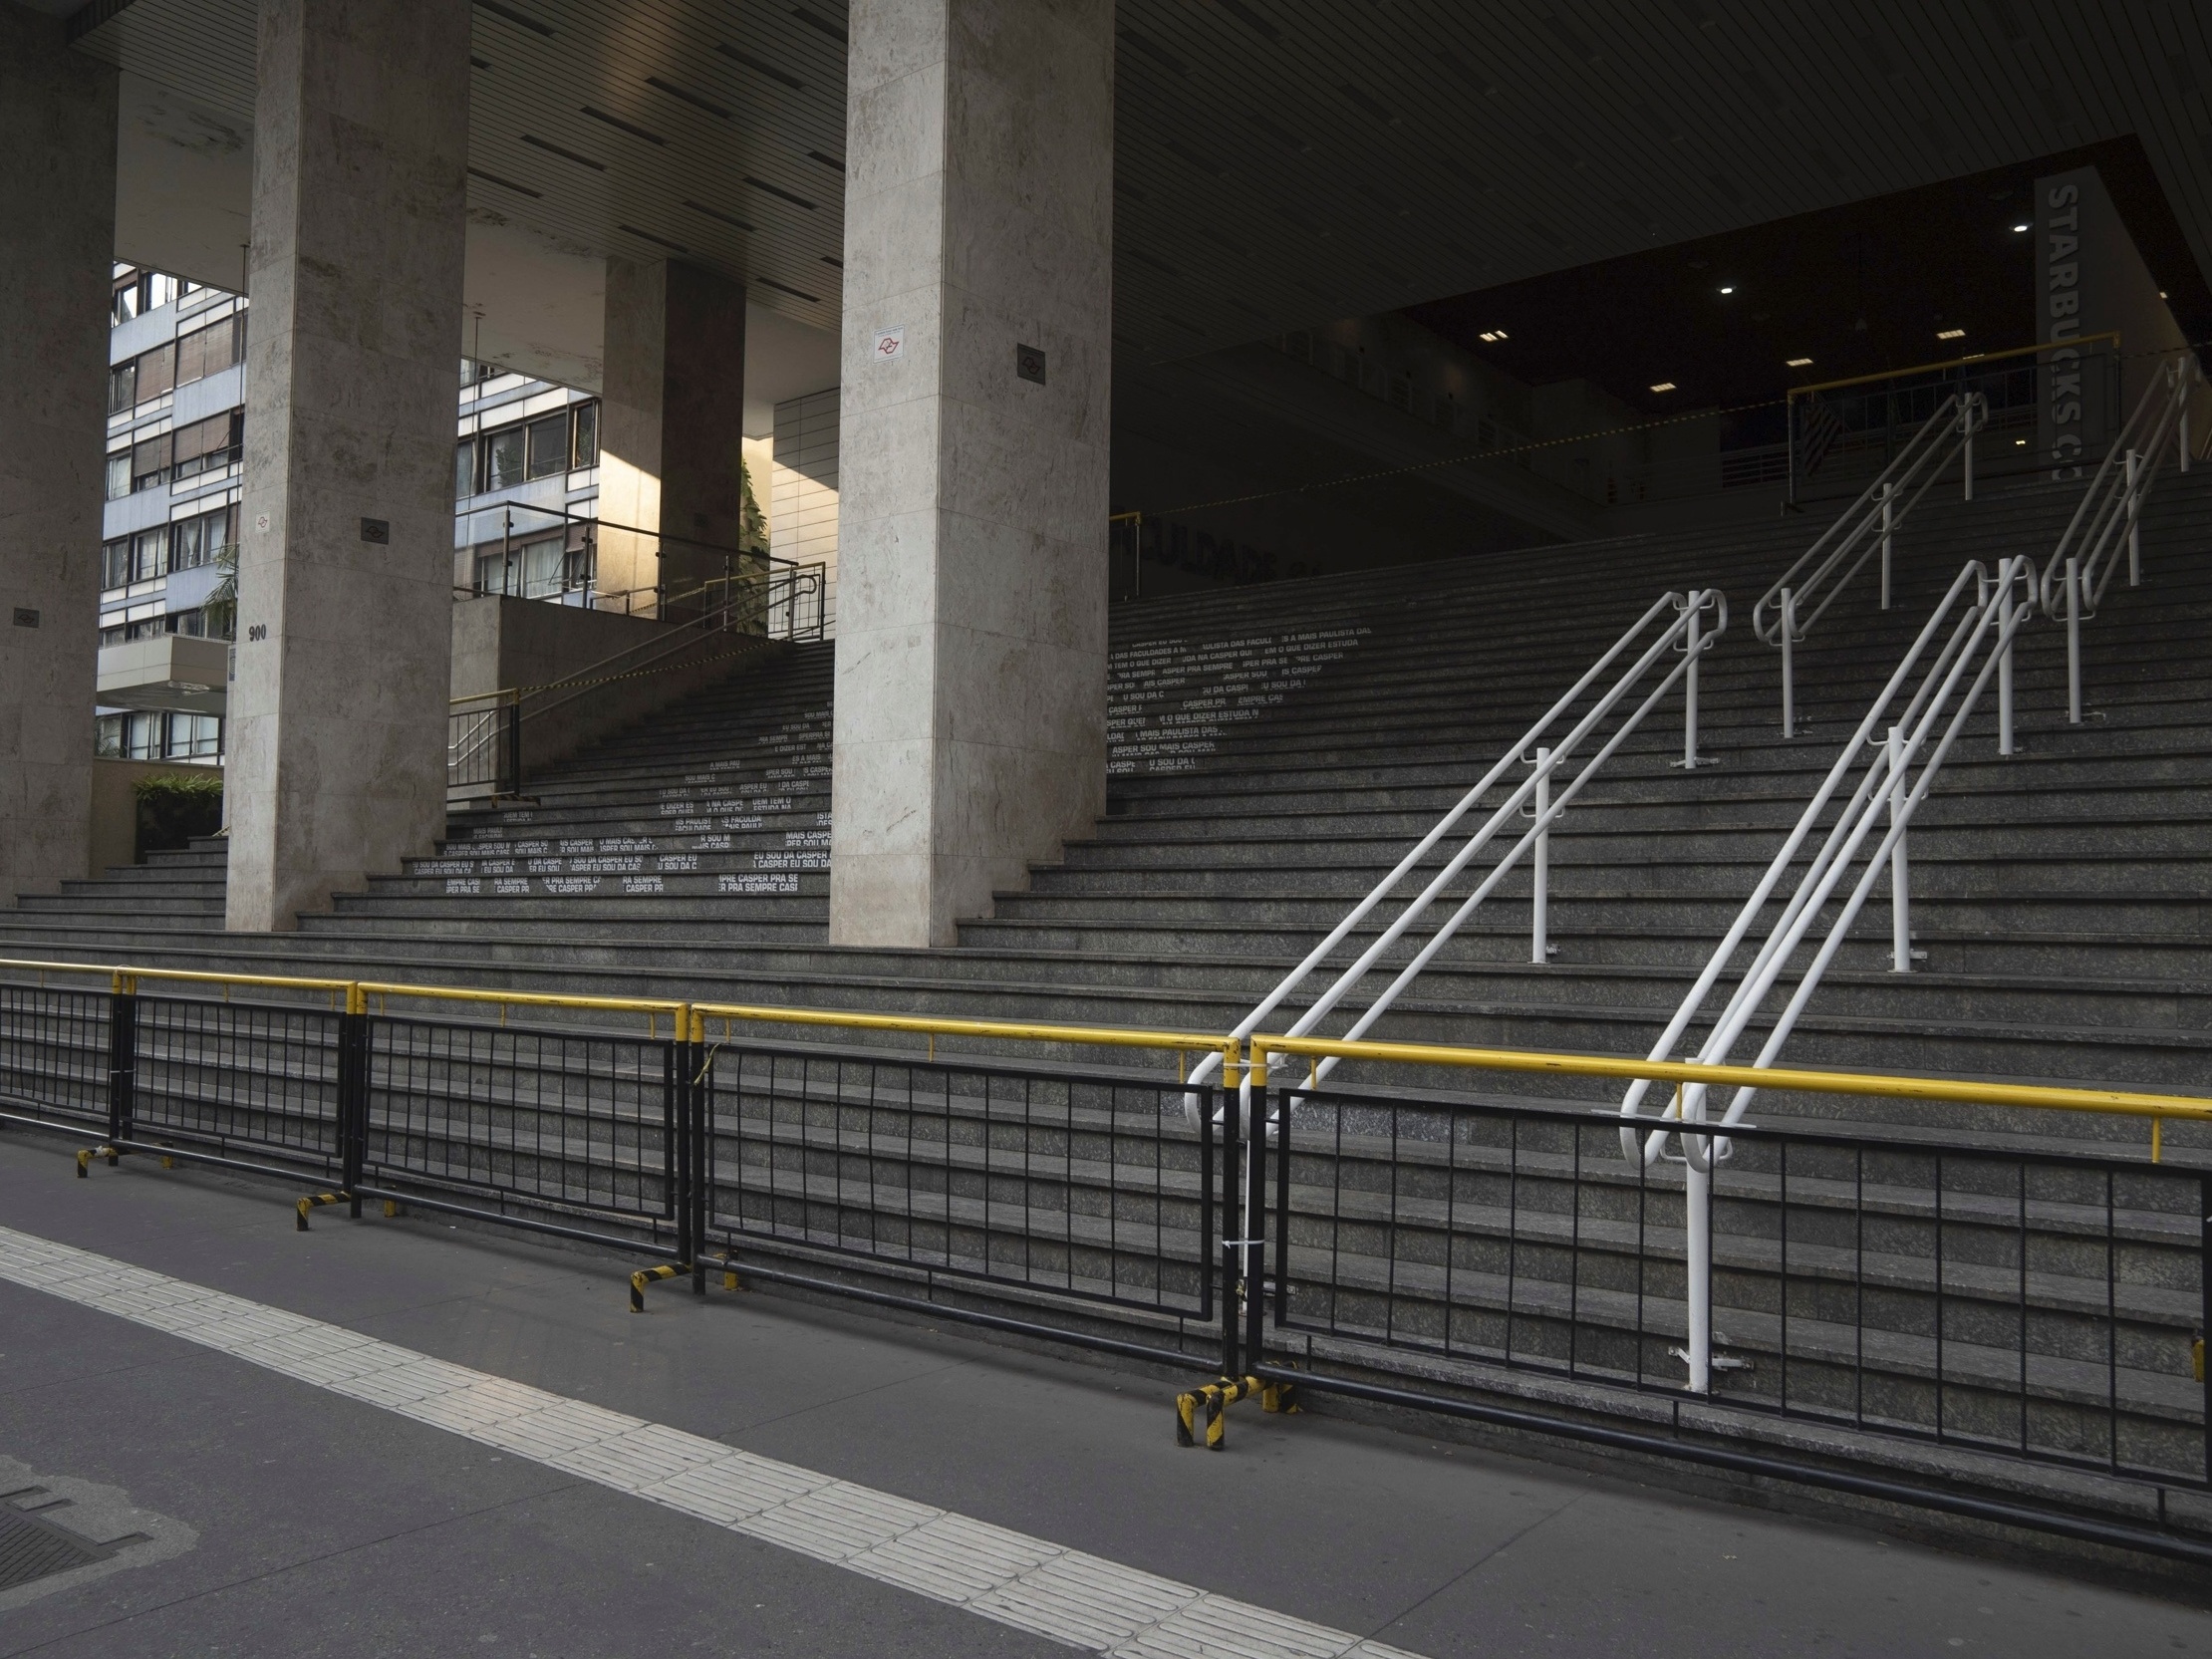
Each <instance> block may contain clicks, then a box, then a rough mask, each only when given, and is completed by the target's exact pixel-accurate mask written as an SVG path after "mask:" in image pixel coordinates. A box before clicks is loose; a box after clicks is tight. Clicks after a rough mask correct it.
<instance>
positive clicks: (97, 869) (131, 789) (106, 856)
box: [86, 760, 222, 876]
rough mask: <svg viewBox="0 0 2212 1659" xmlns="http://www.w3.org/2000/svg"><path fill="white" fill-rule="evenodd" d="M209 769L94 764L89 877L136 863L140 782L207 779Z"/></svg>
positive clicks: (123, 762)
mask: <svg viewBox="0 0 2212 1659" xmlns="http://www.w3.org/2000/svg"><path fill="white" fill-rule="evenodd" d="M210 771H213V772H214V774H215V775H216V776H217V777H220V776H221V775H222V773H221V772H220V771H219V770H217V769H216V768H213V767H208V766H176V765H171V764H169V763H167V762H165V761H160V760H95V761H94V762H93V763H92V859H91V868H90V869H89V870H88V871H87V872H86V874H88V875H93V876H97V875H100V874H102V873H103V872H105V871H108V870H112V869H119V868H121V867H123V866H125V865H128V864H133V863H136V862H137V860H138V779H140V778H142V777H205V776H207V775H208V773H209V772H210Z"/></svg>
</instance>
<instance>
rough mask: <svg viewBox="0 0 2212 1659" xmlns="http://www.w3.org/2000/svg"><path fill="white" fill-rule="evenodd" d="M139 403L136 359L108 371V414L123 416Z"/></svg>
mask: <svg viewBox="0 0 2212 1659" xmlns="http://www.w3.org/2000/svg"><path fill="white" fill-rule="evenodd" d="M137 402H138V360H137V359H136V358H134V359H133V360H132V361H131V362H129V363H119V364H117V365H116V366H115V367H114V368H113V369H111V370H109V371H108V413H109V414H110V415H121V414H122V413H123V412H124V411H125V410H127V409H129V408H130V407H131V406H132V405H133V404H135V403H137Z"/></svg>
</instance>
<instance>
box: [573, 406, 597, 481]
mask: <svg viewBox="0 0 2212 1659" xmlns="http://www.w3.org/2000/svg"><path fill="white" fill-rule="evenodd" d="M575 415H576V450H575V461H574V464H575V465H577V466H597V465H598V464H599V405H598V404H597V403H590V404H578V405H577V406H576V409H575Z"/></svg>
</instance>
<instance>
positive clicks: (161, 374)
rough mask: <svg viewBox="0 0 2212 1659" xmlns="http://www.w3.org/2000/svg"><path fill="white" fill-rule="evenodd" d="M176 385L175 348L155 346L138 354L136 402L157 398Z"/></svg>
mask: <svg viewBox="0 0 2212 1659" xmlns="http://www.w3.org/2000/svg"><path fill="white" fill-rule="evenodd" d="M175 385H176V348H175V347H174V346H156V347H155V348H154V349H153V350H152V351H150V352H140V353H139V354H138V402H139V403H141V404H142V403H144V402H145V401H146V400H147V399H148V398H158V397H160V396H161V394H162V393H164V392H167V391H169V390H170V389H171V388H172V387H174V386H175Z"/></svg>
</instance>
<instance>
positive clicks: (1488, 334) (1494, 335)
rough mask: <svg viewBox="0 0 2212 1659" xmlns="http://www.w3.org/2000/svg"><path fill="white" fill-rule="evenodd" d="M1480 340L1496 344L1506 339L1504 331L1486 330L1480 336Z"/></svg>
mask: <svg viewBox="0 0 2212 1659" xmlns="http://www.w3.org/2000/svg"><path fill="white" fill-rule="evenodd" d="M1480 338H1482V339H1484V340H1488V341H1491V342H1494V343H1495V342H1497V341H1500V340H1503V339H1505V338H1506V331H1505V330H1504V329H1489V330H1486V331H1485V332H1484V333H1483V334H1482V335H1481V336H1480Z"/></svg>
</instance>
